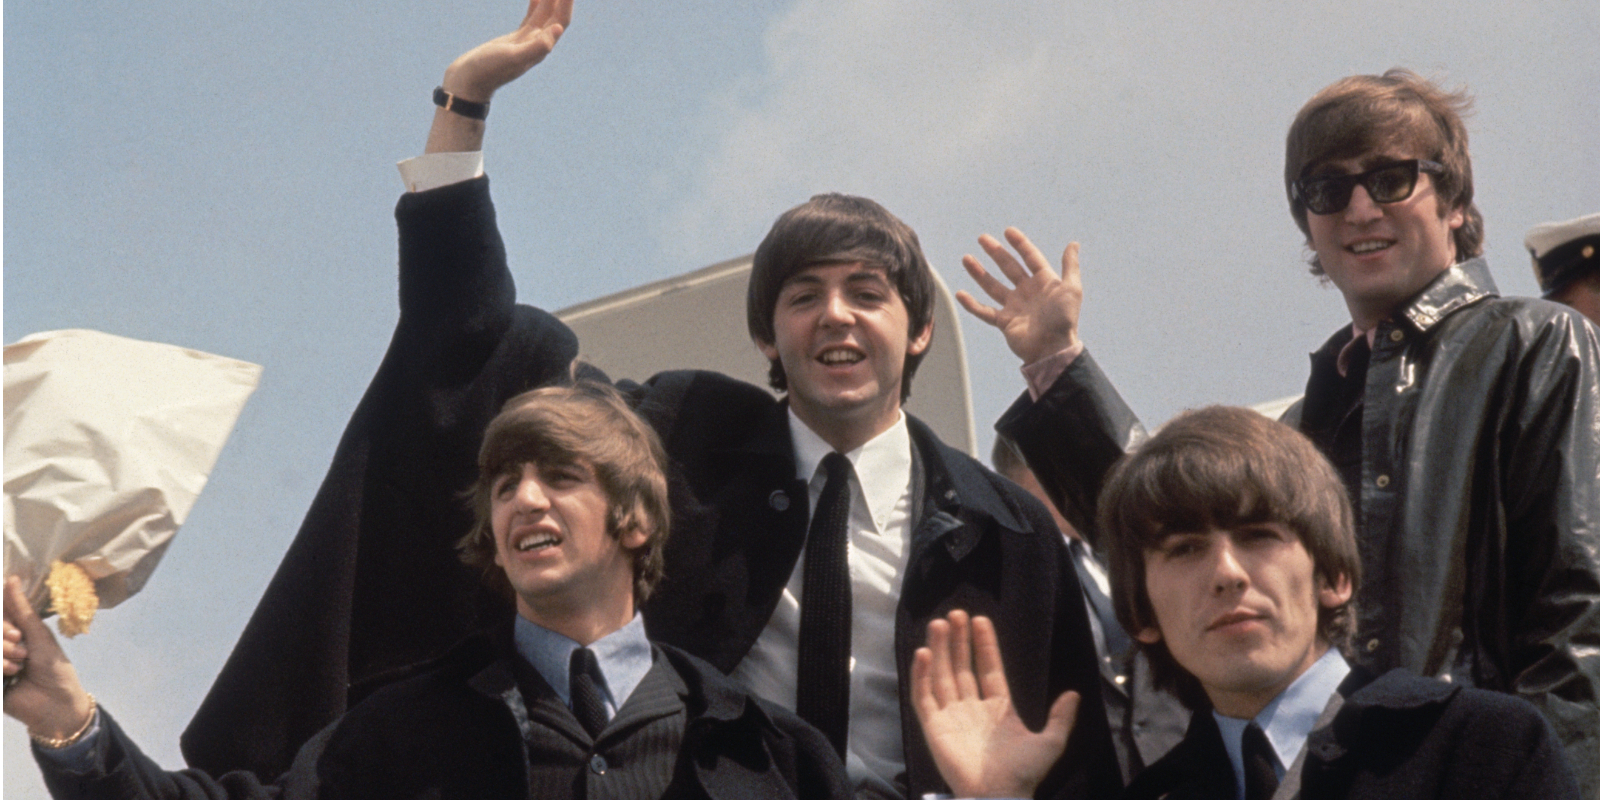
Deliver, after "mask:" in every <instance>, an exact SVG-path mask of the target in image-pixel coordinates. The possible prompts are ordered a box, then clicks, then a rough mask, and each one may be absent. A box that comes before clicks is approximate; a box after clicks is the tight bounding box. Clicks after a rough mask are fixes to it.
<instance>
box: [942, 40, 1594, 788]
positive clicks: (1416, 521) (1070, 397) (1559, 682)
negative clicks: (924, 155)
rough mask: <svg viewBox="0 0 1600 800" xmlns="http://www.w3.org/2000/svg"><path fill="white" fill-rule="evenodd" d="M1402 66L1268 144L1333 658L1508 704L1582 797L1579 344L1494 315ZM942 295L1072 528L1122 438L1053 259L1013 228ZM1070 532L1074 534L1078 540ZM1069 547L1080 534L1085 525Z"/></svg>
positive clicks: (1457, 177)
mask: <svg viewBox="0 0 1600 800" xmlns="http://www.w3.org/2000/svg"><path fill="white" fill-rule="evenodd" d="M1469 104H1470V100H1469V98H1468V97H1467V96H1466V95H1465V94H1464V93H1460V92H1457V93H1449V92H1445V91H1443V90H1442V89H1440V88H1439V87H1437V86H1435V85H1433V84H1432V83H1430V82H1428V81H1425V80H1423V79H1421V78H1419V77H1418V76H1416V75H1415V74H1413V73H1410V72H1408V71H1405V70H1390V71H1389V72H1387V73H1385V74H1383V75H1359V76H1353V77H1349V78H1345V79H1343V80H1340V81H1338V82H1336V83H1334V84H1333V85H1331V86H1329V87H1327V88H1326V89H1323V90H1322V91H1321V92H1319V93H1318V94H1317V95H1316V96H1315V97H1313V98H1312V99H1311V100H1310V101H1309V102H1307V103H1306V105H1305V107H1304V108H1302V109H1301V110H1300V113H1299V114H1298V115H1297V116H1296V118H1295V121H1294V123H1293V125H1292V126H1291V127H1290V129H1289V135H1288V142H1287V153H1286V158H1285V164H1284V183H1285V186H1286V188H1287V190H1288V198H1289V209H1290V213H1291V214H1292V215H1293V216H1294V219H1295V223H1296V224H1297V225H1299V226H1300V230H1301V231H1302V232H1303V233H1304V234H1305V235H1306V240H1307V243H1308V245H1309V246H1310V248H1311V250H1312V251H1313V252H1314V257H1313V258H1312V259H1311V271H1312V273H1313V274H1315V275H1318V276H1321V277H1324V278H1325V279H1326V280H1328V281H1330V282H1332V283H1333V284H1334V286H1336V287H1337V288H1338V289H1339V292H1340V294H1341V295H1342V296H1343V298H1344V301H1345V305H1346V307H1347V309H1348V311H1349V313H1350V318H1351V324H1350V325H1349V326H1347V327H1344V328H1341V329H1340V330H1339V331H1338V332H1336V333H1335V334H1334V335H1333V336H1332V337H1331V338H1330V339H1328V341H1327V342H1326V343H1325V344H1324V345H1323V346H1322V347H1321V348H1319V349H1318V350H1317V351H1316V352H1315V353H1313V354H1312V357H1311V359H1312V369H1311V377H1310V379H1309V380H1308V381H1307V383H1306V394H1305V398H1304V399H1303V400H1302V401H1301V402H1300V403H1298V404H1296V405H1295V406H1294V407H1293V408H1291V409H1290V410H1289V411H1288V412H1287V414H1286V415H1285V418H1284V419H1285V421H1286V422H1289V423H1290V424H1293V425H1295V426H1296V427H1298V428H1299V429H1300V430H1301V431H1302V432H1303V433H1305V434H1306V435H1307V436H1308V437H1310V438H1311V440H1312V441H1313V442H1315V443H1316V444H1317V446H1318V447H1319V448H1320V449H1321V450H1322V452H1323V453H1324V454H1326V455H1327V456H1328V458H1329V460H1330V461H1332V462H1333V464H1334V465H1335V467H1337V468H1338V470H1339V472H1340V475H1341V477H1342V478H1343V480H1344V483H1345V486H1346V488H1347V489H1348V490H1349V492H1350V497H1351V501H1352V504H1353V505H1354V507H1355V509H1354V510H1355V513H1356V520H1357V525H1356V529H1357V534H1358V544H1359V550H1360V554H1361V561H1362V569H1363V571H1364V572H1365V574H1366V575H1367V579H1366V581H1365V583H1364V585H1363V586H1362V588H1361V591H1360V595H1359V597H1358V601H1359V602H1358V603H1357V605H1358V607H1359V609H1360V614H1359V617H1358V619H1357V639H1356V645H1357V648H1356V650H1357V652H1356V656H1357V662H1358V663H1359V664H1360V665H1361V666H1363V667H1366V668H1368V669H1370V670H1373V671H1375V672H1380V673H1381V672H1384V671H1387V670H1389V669H1391V668H1394V667H1406V668H1409V669H1411V670H1413V671H1415V672H1418V673H1421V674H1424V675H1431V676H1439V677H1442V678H1445V679H1447V680H1450V681H1453V682H1456V683H1460V684H1466V685H1469V686H1478V687H1482V688H1488V689H1494V690H1498V691H1504V692H1509V693H1512V694H1517V695H1520V696H1522V697H1525V698H1527V699H1528V700H1530V701H1532V702H1533V703H1534V704H1535V705H1536V706H1538V707H1539V708H1540V710H1541V711H1543V712H1544V714H1545V715H1546V717H1548V718H1549V719H1550V721H1551V723H1552V724H1553V725H1554V726H1555V728H1556V730H1557V732H1558V734H1559V735H1560V737H1561V739H1562V742H1563V745H1564V747H1565V749H1566V751H1567V755H1568V756H1569V758H1571V760H1572V762H1573V765H1574V767H1575V768H1576V770H1577V772H1578V773H1579V776H1580V780H1581V781H1582V782H1583V784H1584V790H1585V794H1586V796H1600V376H1597V368H1600V342H1597V341H1596V334H1595V329H1594V328H1593V327H1592V326H1589V325H1587V324H1586V323H1585V322H1584V320H1583V318H1582V317H1581V316H1580V315H1578V314H1577V313H1576V312H1574V311H1572V310H1571V309H1568V308H1565V307H1562V306H1559V305H1556V304H1554V303H1549V302H1546V301H1543V300H1535V299H1528V298H1504V297H1500V296H1499V294H1498V292H1497V290H1496V289H1495V286H1494V282H1493V280H1492V279H1491V278H1490V277H1489V271H1488V266H1487V265H1486V263H1485V262H1484V260H1483V258H1482V255H1481V254H1482V252H1483V218H1482V216H1481V215H1480V214H1479V213H1478V209H1477V208H1476V206H1474V204H1473V202H1472V194H1473V188H1472V165H1471V161H1470V160H1469V157H1468V154H1467V132H1466V127H1465V125H1464V124H1463V123H1462V121H1461V112H1462V111H1463V110H1464V109H1465V108H1466V107H1467V106H1468V105H1469ZM1006 236H1007V239H1008V240H1009V242H1010V244H1011V247H1012V248H1015V250H1016V253H1017V256H1020V260H1019V259H1018V258H1017V257H1016V256H1013V255H1012V254H1011V252H1009V251H1008V250H1007V249H1006V247H1005V246H1004V245H1002V244H1001V243H1000V242H999V241H998V240H996V239H994V238H992V237H988V236H985V237H983V238H982V239H980V243H981V244H982V245H983V247H984V249H985V251H986V252H987V253H988V254H989V256H990V257H991V258H993V259H994V260H995V262H996V264H997V265H998V266H999V267H1000V270H1001V271H1002V272H1003V273H1004V274H1005V276H1006V277H1007V278H1009V279H1010V283H1011V284H1014V286H1013V285H1010V284H1007V283H1005V282H1002V281H1001V280H999V279H997V278H996V277H993V276H990V275H989V274H988V273H987V272H985V271H984V269H983V268H982V266H981V265H980V264H979V263H978V261H977V260H976V259H974V258H972V257H970V256H969V257H968V258H967V259H966V262H965V263H966V267H967V270H968V272H969V273H971V274H972V275H973V277H974V278H975V279H976V280H977V281H978V283H979V285H980V286H981V287H982V288H983V289H984V290H985V292H987V293H988V294H989V296H990V297H991V298H993V299H994V300H995V301H996V302H997V304H998V306H999V307H998V308H996V307H990V306H986V305H983V304H981V303H979V302H978V301H976V300H975V299H973V298H972V297H971V296H970V295H965V294H964V293H963V295H962V296H961V300H962V303H963V305H965V306H966V307H967V309H968V310H969V311H971V312H973V313H974V314H975V315H977V316H978V317H979V318H980V319H983V320H984V321H986V322H989V323H990V324H993V325H995V326H996V327H999V328H1000V329H1001V330H1002V332H1003V333H1004V334H1005V335H1006V338H1007V343H1008V344H1009V345H1010V346H1011V348H1012V350H1013V351H1014V352H1016V353H1017V354H1018V355H1019V356H1021V357H1022V359H1023V361H1024V362H1025V366H1024V373H1025V374H1026V375H1027V376H1028V379H1029V395H1028V396H1025V397H1023V398H1021V400H1019V401H1018V403H1017V404H1016V405H1015V406H1013V408H1012V409H1011V410H1010V411H1008V412H1007V414H1006V415H1005V416H1004V417H1003V418H1002V419H1001V421H1000V423H999V424H998V427H999V428H1000V430H1001V431H1002V432H1004V433H1006V434H1008V435H1010V436H1011V437H1012V438H1013V440H1015V441H1016V442H1018V443H1019V444H1020V446H1021V449H1022V451H1023V455H1024V457H1025V458H1026V459H1027V461H1028V464H1029V466H1030V467H1032V468H1033V470H1034V472H1035V473H1036V474H1037V475H1038V476H1039V479H1040V482H1041V483H1042V484H1043V485H1044V486H1045V488H1046V489H1047V490H1048V491H1049V492H1051V494H1052V497H1053V498H1054V499H1055V501H1056V503H1057V504H1058V505H1061V506H1063V509H1064V510H1065V511H1066V512H1067V515H1068V519H1069V520H1071V521H1072V522H1073V523H1074V524H1079V523H1080V522H1081V521H1084V520H1089V519H1093V517H1094V513H1095V497H1096V494H1097V493H1098V490H1099V488H1100V484H1101V481H1102V480H1103V478H1104V476H1105V474H1106V471H1107V470H1108V469H1109V467H1110V465H1111V463H1112V462H1113V461H1115V460H1116V459H1117V458H1118V457H1119V456H1121V455H1122V453H1123V452H1125V451H1126V450H1129V449H1131V448H1133V447H1134V446H1135V445H1137V444H1139V442H1140V441H1141V440H1142V439H1143V438H1144V432H1143V429H1142V427H1141V426H1140V424H1139V421H1138V419H1137V418H1136V417H1135V416H1134V415H1133V413H1132V412H1131V411H1130V410H1129V409H1128V408H1127V407H1126V405H1125V404H1123V402H1122V400H1121V398H1120V397H1118V396H1117V394H1116V392H1115V390H1114V389H1112V387H1111V384H1110V383H1109V381H1108V380H1107V379H1106V378H1105V376H1104V375H1103V374H1102V373H1101V372H1100V371H1099V369H1098V367H1096V365H1095V364H1094V362H1093V360H1092V359H1090V358H1089V356H1088V354H1087V353H1084V352H1083V344H1082V342H1081V341H1080V340H1079V339H1078V337H1077V330H1076V329H1077V318H1078V310H1079V305H1080V303H1081V300H1082V288H1081V284H1080V282H1079V280H1078V274H1077V270H1078V265H1077V247H1076V245H1069V247H1068V248H1067V251H1066V253H1065V254H1064V255H1063V257H1062V273H1061V275H1060V276H1059V277H1058V276H1057V275H1056V274H1055V273H1054V272H1053V271H1052V270H1051V269H1050V265H1049V263H1048V262H1047V261H1046V260H1045V258H1044V257H1043V255H1042V254H1041V253H1040V252H1039V250H1038V249H1037V248H1035V247H1034V246H1033V245H1032V243H1030V242H1029V241H1028V240H1027V238H1026V237H1024V236H1023V235H1022V233H1021V232H1020V231H1017V230H1015V229H1010V230H1008V231H1007V232H1006ZM1080 529H1082V528H1080ZM1085 530H1086V529H1085Z"/></svg>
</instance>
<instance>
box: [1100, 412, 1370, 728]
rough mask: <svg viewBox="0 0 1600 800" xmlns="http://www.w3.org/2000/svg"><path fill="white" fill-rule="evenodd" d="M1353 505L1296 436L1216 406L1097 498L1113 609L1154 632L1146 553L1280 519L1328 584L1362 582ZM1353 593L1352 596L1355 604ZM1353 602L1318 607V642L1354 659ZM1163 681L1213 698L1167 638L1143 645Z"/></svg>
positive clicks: (1116, 476)
mask: <svg viewBox="0 0 1600 800" xmlns="http://www.w3.org/2000/svg"><path fill="white" fill-rule="evenodd" d="M1351 519H1352V515H1351V511H1350V501H1349V499H1348V498H1347V497H1346V496H1345V490H1344V485H1343V483H1341V481H1340V479H1339V473H1338V472H1337V471H1336V470H1334V468H1333V465H1331V464H1329V463H1328V460H1327V459H1326V458H1323V456H1322V454H1321V453H1320V452H1318V451H1317V448H1316V446H1315V445H1313V444H1312V443H1311V440H1309V439H1307V438H1306V437H1305V436H1303V435H1301V434H1300V432H1299V431H1296V430H1294V429H1293V428H1290V427H1289V426H1287V425H1284V424H1282V423H1279V422H1274V421H1272V420H1270V419H1267V418H1266V417H1263V416H1261V415H1260V414H1257V413H1256V412H1254V411H1251V410H1249V409H1245V408H1230V407H1226V406H1211V407H1209V408H1202V409H1199V410H1196V411H1188V412H1185V413H1184V414H1182V415H1180V416H1178V417H1177V418H1176V419H1174V420H1172V421H1171V422H1169V423H1167V425H1166V427H1164V428H1162V429H1161V430H1160V431H1159V432H1157V433H1156V435H1155V436H1153V437H1151V439H1150V440H1149V441H1147V442H1145V443H1144V445H1142V446H1141V447H1140V448H1139V449H1138V450H1136V451H1134V452H1133V453H1132V454H1130V455H1128V456H1126V457H1124V458H1123V459H1122V460H1121V461H1120V462H1118V463H1117V465H1116V466H1115V467H1113V468H1112V470H1111V474H1110V475H1109V476H1108V477H1107V479H1106V484H1105V488H1104V489H1103V490H1102V492H1101V494H1100V511H1099V525H1100V530H1101V531H1102V532H1103V535H1104V537H1105V539H1106V543H1107V550H1108V555H1109V560H1110V562H1111V564H1110V567H1111V568H1110V573H1111V589H1112V604H1113V605H1114V606H1115V608H1116V612H1117V620H1118V621H1119V622H1121V623H1122V625H1123V627H1124V628H1126V629H1127V630H1129V631H1132V632H1137V631H1141V630H1145V629H1147V628H1153V627H1157V625H1156V618H1155V611H1154V609H1152V607H1151V605H1150V595H1149V587H1148V586H1147V585H1146V584H1145V552H1146V551H1147V550H1150V549H1153V548H1156V547H1158V546H1159V545H1160V543H1161V540H1162V539H1163V538H1165V537H1166V536H1167V535H1168V534H1171V533H1179V532H1187V531H1202V530H1206V529H1208V528H1233V527H1237V526H1240V525H1248V524H1255V523H1260V522H1274V523H1278V524H1280V525H1284V526H1285V527H1287V528H1289V529H1290V530H1293V531H1294V532H1295V533H1296V534H1298V535H1299V537H1300V542H1301V544H1302V545H1304V547H1305V549H1306V551H1307V552H1308V553H1309V554H1310V555H1311V561H1312V564H1313V565H1315V568H1316V574H1317V575H1318V576H1320V577H1321V578H1322V579H1323V580H1324V581H1326V582H1327V583H1328V585H1330V586H1335V585H1338V582H1339V579H1340V578H1341V577H1348V578H1349V579H1350V586H1351V589H1352V592H1353V591H1354V590H1355V589H1357V588H1359V587H1360V584H1361V557H1360V554H1359V553H1358V552H1357V550H1356V539H1355V531H1354V528H1353V527H1352V522H1351ZM1353 596H1354V595H1353V594H1352V597H1353ZM1354 628H1355V611H1354V602H1353V601H1352V602H1347V603H1345V604H1343V605H1340V606H1338V607H1336V608H1326V607H1319V609H1318V617H1317V634H1318V636H1320V637H1322V638H1323V639H1324V640H1326V641H1327V642H1328V643H1329V644H1331V645H1333V646H1335V647H1338V648H1339V649H1340V650H1345V651H1347V650H1348V648H1349V645H1350V638H1351V636H1352V635H1353V634H1354ZM1139 647H1141V648H1143V649H1144V650H1145V651H1146V653H1148V655H1149V658H1150V665H1151V672H1152V676H1153V677H1154V679H1155V682H1156V685H1157V686H1161V687H1165V688H1169V689H1172V690H1173V691H1174V692H1175V693H1176V694H1177V695H1178V697H1179V699H1181V700H1183V701H1184V703H1185V704H1187V705H1189V706H1190V707H1191V708H1195V707H1199V706H1201V705H1203V703H1204V700H1205V693H1204V691H1203V690H1202V689H1201V687H1200V683H1199V681H1198V680H1196V679H1195V677H1194V676H1193V675H1192V674H1190V673H1189V672H1188V671H1187V670H1185V669H1184V668H1183V667H1182V666H1181V665H1179V664H1178V663H1177V661H1176V660H1175V659H1173V657H1172V654H1171V652H1170V651H1168V650H1167V646H1166V643H1165V642H1164V641H1162V642H1157V643H1155V644H1145V643H1142V642H1141V643H1140V644H1139Z"/></svg>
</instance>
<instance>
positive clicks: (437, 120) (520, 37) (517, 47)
mask: <svg viewBox="0 0 1600 800" xmlns="http://www.w3.org/2000/svg"><path fill="white" fill-rule="evenodd" d="M571 22H572V0H529V2H528V13H527V15H526V16H524V17H523V18H522V24H521V25H519V26H517V29H516V30H514V31H512V32H510V33H508V34H506V35H504V36H499V37H496V38H494V39H490V40H489V41H487V42H484V43H483V44H480V45H478V46H477V47H474V48H472V49H471V50H468V51H467V52H465V53H463V54H461V56H460V57H459V58H457V59H456V60H455V61H452V62H451V63H450V66H449V67H447V68H446V69H445V71H444V81H443V82H442V83H441V84H440V86H441V87H443V89H444V90H445V91H446V92H449V93H450V94H451V95H452V96H454V97H455V98H457V99H459V100H466V101H468V102H471V103H488V102H489V100H490V98H492V97H494V93H495V92H496V91H498V90H499V89H500V87H502V86H504V85H506V84H508V83H510V82H512V81H514V80H516V79H517V78H520V77H522V74H523V73H524V72H527V71H528V70H530V69H533V67H534V65H535V64H538V63H539V62H540V61H543V60H544V57H545V56H548V55H550V51H551V50H554V49H555V46H556V41H557V40H558V39H560V38H561V33H562V32H563V31H565V30H566V29H567V25H568V24H570V23H571ZM483 130H484V121H483V120H481V119H473V118H471V117H469V116H467V115H464V114H459V113H456V112H455V111H450V110H446V109H445V108H443V107H440V108H438V109H436V110H435V111H434V114H433V128H432V129H430V130H429V131H428V144H427V147H426V148H425V149H424V151H423V152H426V153H460V152H470V151H475V150H482V149H483Z"/></svg>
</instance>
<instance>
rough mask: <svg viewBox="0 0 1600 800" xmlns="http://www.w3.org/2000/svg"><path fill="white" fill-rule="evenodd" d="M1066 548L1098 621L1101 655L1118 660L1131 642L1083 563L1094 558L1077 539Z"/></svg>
mask: <svg viewBox="0 0 1600 800" xmlns="http://www.w3.org/2000/svg"><path fill="white" fill-rule="evenodd" d="M1068 548H1069V549H1071V550H1072V565H1073V566H1074V567H1076V568H1077V571H1078V582H1079V583H1081V584H1083V595H1084V597H1085V598H1087V599H1088V601H1089V608H1090V609H1091V610H1092V611H1094V615H1095V617H1097V618H1098V619H1099V620H1100V633H1101V635H1102V636H1103V637H1104V639H1105V646H1106V651H1105V652H1104V653H1101V655H1102V656H1111V657H1112V658H1117V659H1120V658H1121V657H1122V655H1123V654H1124V653H1126V652H1128V646H1129V645H1131V644H1133V642H1132V640H1130V639H1129V638H1128V634H1127V633H1126V632H1124V631H1123V630H1122V623H1120V622H1117V612H1116V609H1115V608H1113V607H1112V605H1111V598H1110V597H1108V596H1106V593H1105V592H1102V591H1100V584H1099V583H1098V582H1097V581H1095V579H1094V574H1093V573H1091V572H1090V571H1089V567H1088V565H1087V564H1085V563H1084V562H1085V561H1086V560H1088V559H1092V558H1094V556H1093V555H1090V553H1089V547H1088V545H1085V544H1084V543H1083V542H1081V541H1079V540H1077V539H1072V540H1069V543H1068Z"/></svg>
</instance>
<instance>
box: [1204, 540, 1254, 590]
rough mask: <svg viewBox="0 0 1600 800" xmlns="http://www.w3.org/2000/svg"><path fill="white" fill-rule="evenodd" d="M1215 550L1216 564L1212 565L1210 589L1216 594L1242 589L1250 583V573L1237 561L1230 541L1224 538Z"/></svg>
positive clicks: (1236, 555)
mask: <svg viewBox="0 0 1600 800" xmlns="http://www.w3.org/2000/svg"><path fill="white" fill-rule="evenodd" d="M1215 552H1216V564H1215V565H1213V573H1212V581H1211V591H1212V592H1213V593H1215V594H1218V595H1222V594H1227V593H1228V592H1240V591H1244V588H1245V587H1246V586H1248V585H1250V573H1249V572H1247V571H1245V568H1244V565H1243V564H1241V563H1239V558H1238V554H1237V553H1236V552H1235V551H1234V549H1233V544H1232V542H1229V541H1227V540H1226V539H1224V540H1223V541H1222V542H1221V543H1220V544H1219V546H1218V547H1217V548H1216V551H1215Z"/></svg>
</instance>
